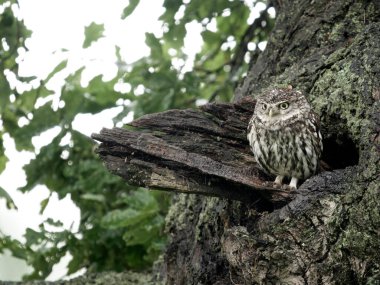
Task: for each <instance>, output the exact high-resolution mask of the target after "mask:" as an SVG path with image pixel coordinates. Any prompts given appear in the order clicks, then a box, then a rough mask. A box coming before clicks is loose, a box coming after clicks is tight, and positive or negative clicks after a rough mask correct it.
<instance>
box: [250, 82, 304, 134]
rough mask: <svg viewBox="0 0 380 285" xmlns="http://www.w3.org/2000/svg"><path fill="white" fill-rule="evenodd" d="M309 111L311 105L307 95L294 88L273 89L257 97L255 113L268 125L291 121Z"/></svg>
mask: <svg viewBox="0 0 380 285" xmlns="http://www.w3.org/2000/svg"><path fill="white" fill-rule="evenodd" d="M309 111H310V105H309V103H308V102H307V100H306V98H305V96H304V95H303V94H302V93H301V92H300V91H295V90H293V89H273V90H271V91H269V92H266V93H264V94H263V95H262V96H260V97H259V98H257V102H256V107H255V115H256V116H257V118H258V119H259V120H260V121H261V122H262V123H263V124H264V125H267V126H268V127H272V126H276V125H278V123H280V122H285V121H286V122H288V123H290V122H291V121H293V120H297V119H299V118H300V116H302V114H304V113H305V112H309Z"/></svg>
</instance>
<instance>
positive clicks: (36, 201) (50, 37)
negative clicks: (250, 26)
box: [0, 0, 265, 281]
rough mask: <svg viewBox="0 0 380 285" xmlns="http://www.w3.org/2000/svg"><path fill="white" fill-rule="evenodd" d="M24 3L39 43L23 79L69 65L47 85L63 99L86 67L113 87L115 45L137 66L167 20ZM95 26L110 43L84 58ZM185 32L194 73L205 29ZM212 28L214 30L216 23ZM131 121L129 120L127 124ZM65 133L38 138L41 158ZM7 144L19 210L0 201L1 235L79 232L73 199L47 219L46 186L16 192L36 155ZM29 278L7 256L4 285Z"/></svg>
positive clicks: (27, 55)
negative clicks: (45, 226)
mask: <svg viewBox="0 0 380 285" xmlns="http://www.w3.org/2000/svg"><path fill="white" fill-rule="evenodd" d="M247 2H251V1H248V0H247ZM19 3H20V11H18V13H19V14H20V15H21V17H22V18H23V19H24V21H25V24H26V26H27V27H28V28H29V29H30V30H32V31H33V35H32V37H31V38H30V39H28V40H27V42H26V45H27V47H28V52H25V51H24V50H19V53H20V58H19V62H20V69H19V72H20V75H23V76H31V75H35V76H37V77H38V78H42V79H43V78H45V77H46V76H47V75H48V74H49V73H50V72H51V71H52V69H53V68H54V67H55V66H56V65H57V64H58V63H59V62H61V61H62V60H63V59H69V63H68V68H67V71H65V72H62V73H61V74H60V75H57V76H55V77H53V79H52V80H50V81H49V84H48V85H47V87H49V88H50V89H52V90H54V91H56V92H59V90H60V87H61V86H62V84H63V82H64V78H65V77H66V76H67V74H68V72H70V71H73V70H76V69H77V68H79V67H81V66H86V67H87V68H86V70H85V71H84V73H83V78H82V82H83V84H86V82H87V81H88V80H90V79H91V78H92V77H93V76H95V75H98V74H103V75H104V79H105V80H109V79H112V78H113V77H114V76H115V75H116V72H117V66H116V64H115V62H116V56H115V45H117V46H119V47H121V56H122V57H123V59H124V60H125V62H126V63H132V62H134V61H136V60H137V59H139V58H141V57H142V56H146V55H148V53H149V49H148V48H147V47H146V45H145V33H146V32H153V33H154V34H156V35H157V36H159V35H161V33H162V31H161V24H160V23H159V21H158V17H159V16H160V15H161V14H162V13H163V12H164V9H163V8H162V4H163V0H141V1H140V4H139V6H138V7H137V9H136V10H135V11H134V13H133V14H131V15H130V16H129V17H128V18H127V19H126V20H121V18H120V16H121V12H122V11H123V9H124V7H125V6H126V5H127V4H128V1H127V0H112V1H106V0H19ZM264 7H265V5H264ZM261 8H263V7H261ZM259 10H260V7H258V9H256V10H255V11H252V14H251V17H250V19H249V20H248V21H249V22H253V20H254V19H255V18H256V17H258V16H259ZM177 16H180V15H177ZM92 22H96V23H97V24H102V23H104V26H105V32H104V36H105V37H104V38H103V39H100V40H99V41H98V42H96V43H95V44H93V45H92V46H90V47H89V48H88V49H86V50H84V49H83V48H82V44H83V41H84V27H85V26H88V25H89V24H91V23H92ZM214 24H215V23H214ZM186 28H187V31H188V35H187V37H186V38H185V52H186V53H187V54H188V57H189V60H188V63H187V66H186V69H191V64H192V61H193V59H194V55H195V54H196V53H197V52H198V51H199V49H200V43H201V41H202V39H201V36H200V32H201V27H200V25H199V24H196V23H190V24H188V25H187V26H186ZM209 28H210V29H212V23H211V24H210V27H209ZM264 47H265V44H264ZM36 82H37V81H36ZM22 88H28V87H21V89H22ZM118 111H120V108H113V109H111V110H105V111H103V112H101V113H100V114H98V115H96V116H92V115H88V114H80V115H78V116H77V118H76V120H75V121H74V128H76V129H77V130H79V131H81V132H82V133H84V134H85V135H88V136H89V135H90V134H91V133H94V132H99V131H100V129H101V128H102V127H108V128H110V127H112V126H113V123H112V118H113V116H115V115H116V114H117V113H118ZM131 115H132V114H131ZM132 117H133V116H128V120H131V119H132ZM123 122H124V121H123ZM124 123H125V122H124ZM58 131H59V130H57V129H52V130H49V131H47V132H45V133H43V134H42V135H41V136H39V137H37V138H33V140H32V142H33V144H34V145H35V146H36V148H37V150H38V149H40V148H41V147H42V146H44V145H46V144H48V143H49V142H50V141H51V139H52V137H53V136H54V134H57V132H58ZM4 142H5V147H6V154H7V156H8V158H9V159H10V161H9V162H8V163H7V168H6V170H5V171H4V172H3V173H2V174H1V175H0V186H1V187H3V188H4V189H5V190H6V191H7V192H8V193H9V194H10V195H11V196H12V198H13V199H14V201H15V203H16V205H17V207H18V210H17V211H15V210H7V209H6V207H5V201H4V199H0V212H1V215H0V231H1V232H2V233H4V234H8V235H11V236H13V237H15V238H17V239H19V240H22V239H23V237H22V236H23V234H24V232H25V229H26V228H27V227H30V228H34V229H38V225H39V224H40V223H41V222H42V221H44V220H45V219H46V218H47V217H52V218H54V219H57V220H61V221H62V222H63V223H64V227H65V228H70V227H71V226H72V225H74V226H73V228H74V229H77V227H78V223H79V217H80V212H79V209H77V208H76V206H75V205H74V204H73V203H72V201H71V199H70V197H66V198H65V199H63V200H58V198H57V195H56V194H53V195H52V198H51V202H50V203H49V205H48V207H47V208H46V210H45V212H44V215H43V216H41V215H39V210H40V202H41V201H42V200H43V199H45V198H47V197H48V196H49V194H50V192H49V191H48V189H47V188H46V187H45V186H42V185H41V186H37V187H36V188H35V189H34V190H33V191H31V192H29V193H26V194H23V193H21V192H20V191H17V188H19V187H21V186H23V185H25V173H24V171H23V170H22V166H23V165H24V164H26V163H28V162H29V160H30V159H32V158H33V157H34V155H33V154H32V153H28V152H21V153H18V152H17V151H16V150H15V146H14V143H13V141H12V139H10V138H9V136H4ZM67 213H70V215H67ZM69 260H70V257H69V256H66V257H65V258H64V260H62V262H61V263H60V264H59V265H57V266H56V267H55V268H54V270H53V273H52V274H51V275H50V276H49V278H48V280H57V279H61V278H62V277H63V276H64V275H65V272H66V269H65V268H66V264H67V263H68V262H69ZM14 268H17V270H14ZM26 272H30V268H28V267H27V266H26V264H25V262H23V261H21V260H19V259H16V258H13V257H10V254H5V255H3V256H0V280H9V281H18V280H21V277H22V275H23V274H24V273H26Z"/></svg>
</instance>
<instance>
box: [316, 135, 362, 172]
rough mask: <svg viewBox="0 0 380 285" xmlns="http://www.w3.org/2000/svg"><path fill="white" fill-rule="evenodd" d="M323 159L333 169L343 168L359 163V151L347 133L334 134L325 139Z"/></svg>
mask: <svg viewBox="0 0 380 285" xmlns="http://www.w3.org/2000/svg"><path fill="white" fill-rule="evenodd" d="M322 160H323V161H324V162H326V163H327V164H328V166H329V167H330V168H331V169H342V168H345V167H347V166H351V165H356V164H358V161H359V151H358V149H357V147H356V145H355V143H354V142H353V140H352V139H351V138H350V137H349V136H348V135H347V134H339V135H333V136H330V137H328V138H326V139H324V140H323V153H322Z"/></svg>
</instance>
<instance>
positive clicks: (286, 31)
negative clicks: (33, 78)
mask: <svg viewBox="0 0 380 285" xmlns="http://www.w3.org/2000/svg"><path fill="white" fill-rule="evenodd" d="M274 5H275V7H276V11H277V13H278V16H277V20H276V25H275V27H274V30H273V32H272V34H271V37H270V39H269V41H268V45H267V48H266V50H265V51H264V52H263V53H262V54H261V55H260V56H259V58H258V59H257V61H256V62H255V63H253V64H252V65H251V68H250V70H249V73H248V75H247V77H246V78H245V80H244V82H243V83H242V84H241V85H240V86H239V87H238V89H237V90H236V94H235V100H234V104H224V105H223V104H214V105H208V106H206V107H205V108H203V110H201V111H171V112H168V113H164V114H160V115H155V116H156V117H153V118H154V119H153V120H152V116H150V117H149V116H148V117H145V118H142V119H140V120H138V121H137V123H135V124H134V126H135V127H137V128H138V129H137V130H136V129H134V130H129V131H126V132H123V131H120V130H117V129H115V130H108V131H107V130H104V131H103V132H102V133H101V134H100V135H95V136H94V137H95V138H96V139H98V140H101V141H103V144H102V145H101V147H100V149H99V153H100V155H101V156H102V158H103V159H104V160H105V161H106V165H107V167H108V168H109V169H110V170H111V171H113V172H114V173H116V174H118V175H121V176H123V177H124V178H125V179H126V180H128V181H129V182H130V183H133V184H138V185H145V186H148V187H152V188H166V189H171V190H174V191H179V192H187V193H199V194H203V195H189V194H180V195H178V196H177V197H176V202H175V203H174V205H173V206H172V207H171V209H170V212H169V215H168V217H167V231H168V233H169V235H170V243H169V245H168V247H167V249H166V252H165V254H164V259H163V261H162V262H161V276H160V278H161V280H164V282H165V283H166V284H175V285H180V284H380V211H379V209H380V195H379V194H380V192H379V188H380V179H379V173H380V169H379V168H380V167H379V165H380V136H379V131H380V113H379V110H380V108H379V107H380V102H379V101H380V80H379V79H380V65H379V58H380V22H379V19H380V2H379V1H376V0H373V1H349V0H337V1H327V0H319V1H312V0H304V1H301V0H299V1H290V0H288V1H287V0H278V1H276V2H275V3H274ZM287 85H292V86H293V88H295V89H298V90H301V91H303V93H304V94H306V96H307V97H308V100H309V102H310V103H311V105H312V106H313V107H314V109H315V110H316V111H317V112H318V113H319V114H320V116H321V122H322V136H323V137H324V153H323V160H324V161H325V162H326V163H327V164H328V165H329V166H330V167H331V168H332V169H333V170H331V171H325V172H322V173H320V174H318V175H316V176H314V177H312V178H310V179H308V180H307V181H305V182H304V183H303V184H302V185H301V187H300V189H299V190H297V193H296V194H292V193H291V194H289V195H287V193H283V192H282V191H279V190H275V189H273V188H272V187H271V185H270V184H269V186H268V184H266V183H264V181H265V180H266V179H268V177H265V176H263V175H262V174H261V173H260V171H259V170H257V167H256V165H255V163H254V160H253V157H252V155H250V153H249V149H248V142H247V141H246V140H245V134H244V133H243V130H245V127H246V124H247V118H249V115H250V113H251V112H252V106H253V104H254V102H251V105H249V104H248V103H247V102H249V100H247V99H244V97H246V96H249V97H253V98H254V97H256V96H257V95H259V94H260V93H261V92H262V90H264V89H268V88H274V87H278V86H287ZM247 104H248V105H247ZM244 106H245V107H244ZM248 114H249V115H248ZM157 118H159V119H157ZM181 118H182V119H183V120H182V121H181ZM141 128H143V129H145V131H144V132H141ZM138 134H139V135H138ZM189 137H191V138H193V140H192V141H191V143H188V138H189ZM126 138H127V139H126ZM204 194H206V195H212V196H218V197H206V196H204ZM220 197H224V198H220ZM225 198H227V199H225ZM289 199H291V201H289Z"/></svg>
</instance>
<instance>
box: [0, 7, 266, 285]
mask: <svg viewBox="0 0 380 285" xmlns="http://www.w3.org/2000/svg"><path fill="white" fill-rule="evenodd" d="M139 2H140V1H139V0H130V1H129V4H128V6H127V7H125V9H124V10H123V11H122V13H121V17H122V19H125V18H127V17H128V16H129V15H131V14H132V13H133V12H134V11H135V9H136V7H137V6H138V5H139ZM11 4H13V5H17V2H16V1H15V0H12V1H0V5H5V7H6V8H5V9H4V12H3V13H2V14H1V15H0V45H1V48H0V111H1V123H2V124H0V126H1V125H2V127H0V132H1V134H4V133H7V134H9V135H10V137H11V138H12V139H13V140H14V141H15V144H16V148H17V149H18V150H28V151H33V152H35V148H34V145H33V144H32V140H31V139H32V138H33V137H35V136H38V135H40V134H41V133H43V132H44V131H47V130H49V129H52V128H53V127H56V128H57V127H58V128H57V129H58V130H59V133H58V135H56V136H55V137H54V138H53V139H52V141H51V142H50V143H49V144H47V145H46V146H44V147H42V148H41V150H40V151H39V152H38V153H35V158H34V159H32V160H31V161H30V163H29V164H27V165H26V166H25V167H24V169H25V172H26V176H27V183H26V185H25V186H24V187H22V188H21V189H20V191H23V192H27V191H33V189H34V187H35V186H36V185H45V186H46V187H47V188H48V189H49V191H50V192H51V193H56V194H57V195H58V197H59V198H60V199H62V198H64V197H66V196H67V195H70V197H71V199H72V200H73V202H74V203H75V204H76V205H77V206H78V207H79V209H80V211H81V218H80V225H79V229H77V230H76V229H70V230H62V225H61V223H60V222H59V221H53V220H51V219H48V220H46V221H45V222H44V223H42V224H41V225H40V226H39V228H38V229H27V231H26V233H25V236H24V237H25V242H23V243H22V242H19V241H16V240H13V239H12V238H10V237H9V236H4V235H2V234H1V233H0V253H1V252H3V251H4V250H6V249H7V250H10V251H11V252H12V254H13V255H14V256H16V257H18V258H21V259H24V260H26V261H27V263H28V264H30V265H32V267H33V269H34V271H33V272H32V273H31V274H30V275H28V276H26V277H25V279H43V278H45V277H47V276H48V275H49V274H50V272H51V270H52V268H53V266H54V265H55V264H56V263H58V262H59V260H60V259H61V258H62V257H63V256H65V255H66V254H67V253H69V254H71V256H72V260H71V262H70V264H69V266H68V273H69V274H71V273H74V272H77V271H78V270H79V269H81V268H87V270H89V271H105V270H116V271H122V270H125V269H128V268H131V269H143V268H146V267H149V266H150V265H151V264H152V263H153V262H154V260H155V259H156V258H157V257H158V255H159V254H160V252H161V251H162V249H163V248H164V246H165V240H166V236H165V234H164V232H163V228H164V217H165V214H166V211H167V208H168V206H169V203H170V202H169V201H170V195H168V194H165V193H161V192H150V191H147V190H144V189H136V187H132V186H130V185H127V184H125V183H124V182H123V181H122V180H121V179H120V178H118V177H116V176H114V175H111V174H110V173H109V172H108V171H107V170H106V169H105V167H104V166H103V165H102V163H101V162H100V161H99V158H98V157H97V156H96V154H95V153H94V142H93V141H92V140H91V139H89V138H88V137H86V136H85V135H83V134H82V133H80V132H78V131H76V130H75V129H74V128H73V121H74V119H75V118H76V116H77V115H78V114H84V113H89V114H97V113H99V112H101V111H103V110H106V109H109V108H112V107H115V106H117V105H119V106H122V107H123V110H122V111H121V112H120V114H119V115H118V116H117V117H116V118H114V120H115V121H116V122H118V121H121V120H122V119H123V118H124V117H125V116H126V115H127V114H128V113H129V112H131V111H133V112H134V116H135V117H139V116H142V115H144V114H147V113H153V112H160V111H164V110H167V109H171V108H194V107H195V106H196V102H197V100H198V99H205V100H210V101H212V100H221V101H228V100H230V99H231V97H232V92H233V89H234V87H235V85H236V84H237V81H238V80H239V79H241V77H242V75H243V74H244V73H245V72H246V71H247V68H248V64H247V62H246V61H245V60H244V57H245V56H249V55H250V54H249V52H247V45H248V43H249V42H255V43H258V42H260V41H263V40H265V38H266V36H267V34H268V32H269V30H270V27H271V25H272V22H273V19H271V18H270V17H269V16H268V15H267V14H265V15H266V16H265V21H266V25H265V26H261V22H259V23H255V25H258V26H257V27H256V29H250V25H248V24H247V19H248V17H249V14H250V7H248V6H247V5H246V4H244V2H243V1H238V0H234V1H230V0H215V1H203V0H192V1H190V2H189V3H188V4H183V2H182V1H179V0H165V2H164V7H165V12H164V13H163V15H162V16H161V18H160V20H161V21H162V23H163V27H164V29H163V30H164V33H163V35H162V37H157V35H154V34H151V33H147V34H146V44H147V46H148V47H149V48H150V55H149V56H147V57H144V58H141V59H140V60H138V61H136V62H134V63H133V64H131V65H130V66H128V68H123V67H124V65H125V64H123V61H122V58H121V56H120V48H119V47H115V50H116V56H117V58H118V60H119V65H120V67H121V68H120V70H119V72H118V74H117V76H116V77H115V78H114V79H112V80H110V81H108V82H105V81H104V80H103V79H102V76H96V77H94V78H93V79H92V80H90V82H89V84H88V85H87V86H85V87H84V86H82V85H81V84H80V82H81V79H82V72H83V70H84V69H85V67H83V68H80V69H78V70H76V71H74V72H73V73H71V74H70V75H68V76H67V78H66V79H65V84H64V85H63V86H62V89H61V92H60V94H58V97H59V98H58V99H59V100H58V101H59V104H57V102H56V101H57V98H55V99H54V100H53V96H52V93H53V92H52V91H51V90H49V89H48V88H47V87H46V83H48V82H50V81H51V79H52V78H54V77H55V76H56V75H57V74H58V73H62V72H64V71H66V70H67V68H68V66H69V60H67V59H65V60H63V61H62V62H61V63H60V64H58V65H57V66H56V68H55V69H54V70H52V71H51V73H50V74H49V75H48V76H47V77H46V78H45V79H43V80H42V79H41V83H40V84H39V86H38V87H37V88H35V89H32V90H30V91H25V92H23V93H22V94H19V93H18V92H17V89H15V88H12V87H11V86H10V84H9V82H8V80H7V78H6V76H5V74H4V71H7V72H12V73H14V74H15V75H16V78H17V80H19V81H20V82H24V83H28V82H31V81H32V80H34V79H35V78H33V77H31V78H21V77H20V76H19V75H18V65H17V63H16V58H17V56H18V48H20V47H23V46H24V42H25V39H26V38H27V37H29V36H30V32H29V31H27V30H26V28H25V27H24V25H23V23H22V21H20V20H19V19H17V18H16V17H15V16H14V15H13V12H12V11H13V10H12V9H11V8H10V5H11ZM180 10H181V11H182V12H183V13H182V12H181V13H182V14H183V16H182V17H179V16H178V14H180V13H179V11H180ZM265 13H266V12H265ZM190 23H193V24H194V23H198V24H199V25H201V26H202V33H201V36H202V39H203V45H202V47H201V49H200V51H199V52H198V53H197V54H196V55H195V59H194V61H193V62H188V63H187V64H190V65H192V66H193V67H192V68H188V67H186V65H185V63H186V61H187V60H188V55H187V54H186V53H185V52H184V42H185V38H186V35H187V32H188V26H187V25H188V24H190ZM210 25H214V26H215V27H214V28H210ZM103 34H104V25H103V24H95V23H92V24H90V25H89V26H87V27H86V28H85V40H84V42H83V48H87V47H89V46H91V45H92V43H94V42H96V41H97V40H99V39H100V38H101V37H103ZM117 83H125V84H128V85H129V87H130V90H127V92H126V93H120V92H116V91H115V85H116V84H117ZM54 96H55V97H57V94H55V95H54ZM11 98H12V99H11ZM41 98H44V101H45V103H44V104H42V105H41V104H40V105H39V107H36V102H37V101H38V99H41ZM120 99H122V100H121V101H122V102H126V101H128V100H129V101H130V104H123V103H122V104H120ZM117 102H118V103H117ZM21 118H22V119H23V120H24V121H25V122H26V123H25V124H24V125H23V126H22V127H21V126H20V125H19V121H20V119H21ZM2 143H3V140H2V139H1V138H0V172H1V171H2V170H3V169H4V167H5V164H6V162H7V157H6V156H5V154H4V147H3V144H2ZM50 198H51V196H49V197H48V198H46V199H44V200H42V201H41V213H42V212H43V211H44V210H45V208H46V207H47V206H48V205H49V201H50ZM0 199H5V201H6V203H7V206H8V207H9V208H15V205H14V203H13V201H12V199H11V197H10V196H9V195H8V194H7V192H6V189H2V188H0Z"/></svg>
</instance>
